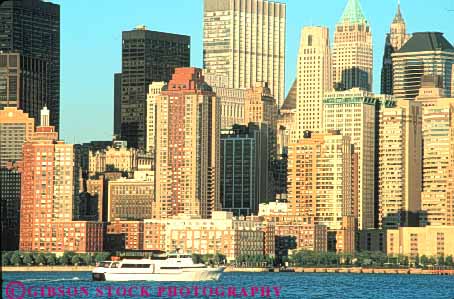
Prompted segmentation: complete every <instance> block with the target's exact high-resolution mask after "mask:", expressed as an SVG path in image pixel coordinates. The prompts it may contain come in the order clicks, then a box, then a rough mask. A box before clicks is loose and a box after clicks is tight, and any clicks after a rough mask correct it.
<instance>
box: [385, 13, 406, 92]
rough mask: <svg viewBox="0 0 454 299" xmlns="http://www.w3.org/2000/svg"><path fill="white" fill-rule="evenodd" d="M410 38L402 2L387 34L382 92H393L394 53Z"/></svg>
mask: <svg viewBox="0 0 454 299" xmlns="http://www.w3.org/2000/svg"><path fill="white" fill-rule="evenodd" d="M409 39H410V35H408V34H407V25H406V24H405V20H404V18H403V16H402V13H401V11H400V4H399V5H398V6H397V12H396V15H395V16H394V19H393V22H392V23H391V27H390V31H389V33H388V34H387V35H386V42H385V50H384V54H383V66H382V70H381V93H382V94H393V61H392V54H393V53H396V52H397V51H399V50H400V48H402V47H403V45H404V44H405V43H406V42H407V41H408V40H409Z"/></svg>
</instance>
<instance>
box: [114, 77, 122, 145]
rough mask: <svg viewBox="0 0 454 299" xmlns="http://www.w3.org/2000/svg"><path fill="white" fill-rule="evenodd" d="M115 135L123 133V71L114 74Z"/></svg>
mask: <svg viewBox="0 0 454 299" xmlns="http://www.w3.org/2000/svg"><path fill="white" fill-rule="evenodd" d="M114 135H115V136H116V137H119V136H120V135H121V73H117V74H115V75H114Z"/></svg>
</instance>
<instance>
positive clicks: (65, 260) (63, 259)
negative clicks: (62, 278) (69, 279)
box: [59, 254, 70, 266]
mask: <svg viewBox="0 0 454 299" xmlns="http://www.w3.org/2000/svg"><path fill="white" fill-rule="evenodd" d="M59 262H60V265H63V266H67V265H69V263H70V258H69V256H68V255H65V254H63V255H62V256H61V257H60V259H59Z"/></svg>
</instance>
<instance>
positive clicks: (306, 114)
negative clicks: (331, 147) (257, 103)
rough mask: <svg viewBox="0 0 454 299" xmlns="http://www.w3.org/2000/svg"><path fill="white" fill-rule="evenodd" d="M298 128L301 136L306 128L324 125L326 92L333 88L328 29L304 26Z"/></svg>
mask: <svg viewBox="0 0 454 299" xmlns="http://www.w3.org/2000/svg"><path fill="white" fill-rule="evenodd" d="M297 74H298V79H297V101H296V111H297V128H295V130H296V134H298V137H297V138H298V139H300V138H302V136H303V133H304V131H320V132H321V130H322V129H323V124H322V117H323V95H324V93H325V92H327V91H330V90H331V89H332V87H333V86H332V77H331V76H332V70H331V49H330V45H329V30H328V28H325V27H304V28H303V30H302V31H301V41H300V49H299V53H298V71H297Z"/></svg>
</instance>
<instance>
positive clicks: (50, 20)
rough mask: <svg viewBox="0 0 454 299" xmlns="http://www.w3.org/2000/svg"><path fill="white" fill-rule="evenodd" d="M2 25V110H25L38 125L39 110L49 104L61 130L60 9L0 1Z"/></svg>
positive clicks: (34, 0)
mask: <svg viewBox="0 0 454 299" xmlns="http://www.w3.org/2000/svg"><path fill="white" fill-rule="evenodd" d="M0 23H1V24H2V26H1V27H0V51H3V55H2V56H1V57H0V69H1V70H2V71H3V70H5V72H4V73H3V74H2V75H0V108H2V107H5V106H14V107H17V108H19V109H22V110H23V111H24V112H27V113H28V114H29V115H30V116H31V117H33V118H35V124H36V125H38V124H39V110H40V109H41V108H42V107H43V106H44V105H46V106H47V107H49V109H50V111H51V112H52V113H51V117H52V118H51V120H50V123H51V125H53V126H55V127H56V129H57V131H58V127H59V119H60V6H59V5H57V4H53V3H50V2H44V1H41V0H23V1H1V3H0ZM7 82H8V85H7ZM7 86H9V89H7Z"/></svg>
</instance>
